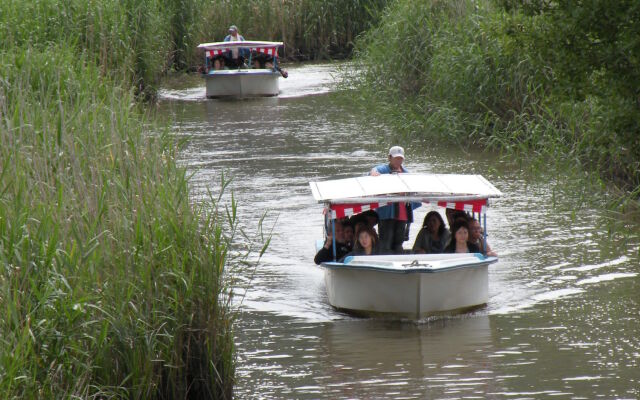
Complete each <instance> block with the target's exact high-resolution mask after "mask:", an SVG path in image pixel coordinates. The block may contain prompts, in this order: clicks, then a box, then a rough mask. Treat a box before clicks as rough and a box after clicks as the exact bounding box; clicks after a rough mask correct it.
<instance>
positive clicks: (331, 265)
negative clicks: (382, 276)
mask: <svg viewBox="0 0 640 400" xmlns="http://www.w3.org/2000/svg"><path fill="white" fill-rule="evenodd" d="M470 254H476V255H479V256H482V254H480V253H470ZM482 257H484V256H482ZM496 262H498V257H485V258H484V259H478V261H475V262H465V263H463V264H458V265H452V266H449V267H439V268H433V267H417V268H413V267H408V268H405V269H398V268H388V267H384V266H381V265H373V264H345V263H341V262H337V261H330V262H324V263H322V264H320V266H321V267H322V268H326V269H332V270H340V269H351V270H360V271H377V272H386V273H392V274H393V273H395V274H413V273H429V274H435V273H438V272H447V271H453V270H457V269H467V268H474V267H483V266H485V265H486V266H488V265H490V264H494V263H496Z"/></svg>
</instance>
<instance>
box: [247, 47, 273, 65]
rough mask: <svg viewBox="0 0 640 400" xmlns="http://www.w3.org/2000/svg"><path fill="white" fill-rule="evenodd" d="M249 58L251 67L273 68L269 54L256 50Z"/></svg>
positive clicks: (271, 57)
mask: <svg viewBox="0 0 640 400" xmlns="http://www.w3.org/2000/svg"><path fill="white" fill-rule="evenodd" d="M251 59H252V60H253V68H256V69H258V68H261V69H265V68H267V69H271V68H273V56H272V55H270V54H265V53H261V52H258V51H256V52H254V53H253V54H252V55H251Z"/></svg>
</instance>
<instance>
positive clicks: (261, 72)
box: [202, 68, 280, 78]
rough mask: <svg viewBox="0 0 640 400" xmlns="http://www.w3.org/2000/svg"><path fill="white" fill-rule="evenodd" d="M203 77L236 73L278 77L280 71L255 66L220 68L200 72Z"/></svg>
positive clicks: (234, 74)
mask: <svg viewBox="0 0 640 400" xmlns="http://www.w3.org/2000/svg"><path fill="white" fill-rule="evenodd" d="M202 75H203V76H204V77H205V78H214V77H216V78H218V77H222V76H229V77H232V76H238V75H247V76H260V75H265V76H273V75H276V76H277V77H280V73H279V72H278V71H276V70H274V69H272V68H255V69H221V70H211V71H209V72H207V73H205V74H202Z"/></svg>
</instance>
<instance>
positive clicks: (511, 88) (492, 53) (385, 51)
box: [348, 0, 640, 205]
mask: <svg viewBox="0 0 640 400" xmlns="http://www.w3.org/2000/svg"><path fill="white" fill-rule="evenodd" d="M498 3H499V5H498V6H496V3H494V2H490V1H470V0H468V1H465V0H458V1H451V2H443V1H436V0H420V1H408V0H400V1H397V2H395V3H394V4H393V5H391V6H390V7H389V8H388V9H387V10H385V12H384V15H383V17H382V18H381V21H382V22H381V23H380V25H379V26H377V27H376V28H374V29H372V30H370V31H369V32H368V33H367V34H366V35H363V36H362V38H361V40H359V41H358V42H357V44H356V62H355V63H354V68H353V69H352V70H351V71H348V72H349V73H350V80H349V81H348V84H349V85H356V86H357V87H358V88H360V93H361V98H362V103H363V104H367V107H376V108H377V109H379V110H380V112H379V113H378V114H379V115H384V116H386V118H388V120H389V121H390V122H392V123H393V124H394V125H395V126H396V127H397V128H398V130H400V131H401V132H404V134H405V135H409V136H411V137H412V138H414V139H417V140H422V141H424V142H429V141H432V140H437V139H446V140H450V141H455V142H458V143H465V144H466V145H467V146H471V145H475V144H479V145H484V146H491V147H494V148H498V149H501V150H503V151H507V152H509V153H512V154H518V156H519V157H520V158H531V159H540V160H547V162H548V161H553V162H563V163H564V162H565V161H568V162H569V164H570V165H572V166H573V167H576V168H582V169H585V170H587V171H591V172H592V174H593V175H594V176H599V177H601V178H602V179H606V180H607V181H608V182H610V183H615V184H617V185H620V187H622V188H624V189H625V190H627V191H628V192H629V193H637V191H638V189H637V188H638V187H640V112H638V111H640V110H639V108H640V92H639V90H640V81H639V80H638V79H639V78H638V77H639V76H640V75H639V74H640V72H639V71H640V68H639V67H640V65H638V62H639V60H640V57H639V55H640V51H639V50H640V47H639V45H640V34H639V32H638V30H639V29H640V18H639V12H640V11H639V10H640V5H638V3H637V2H631V1H622V2H617V3H616V4H615V5H614V4H612V3H610V2H605V1H597V0H592V1H586V2H583V1H570V2H549V1H545V0H540V1H531V2H516V1H509V0H504V1H500V2H498ZM565 167H566V166H565ZM634 188H636V189H634ZM624 202H625V203H626V204H627V205H628V204H629V202H628V201H624Z"/></svg>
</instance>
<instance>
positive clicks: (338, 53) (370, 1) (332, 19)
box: [196, 0, 391, 60]
mask: <svg viewBox="0 0 640 400" xmlns="http://www.w3.org/2000/svg"><path fill="white" fill-rule="evenodd" d="M389 3H391V0H346V1H345V0H324V1H321V0H214V1H213V2H211V3H210V5H209V6H208V10H207V11H206V13H205V14H204V20H203V21H202V24H201V27H202V29H201V31H200V39H201V40H202V41H206V42H213V41H222V40H223V39H224V37H225V36H226V35H227V29H228V28H229V26H230V25H232V24H234V25H237V26H238V28H239V30H240V33H241V34H242V35H243V36H244V37H245V38H246V39H248V40H251V39H253V40H274V41H283V42H284V43H285V46H286V48H285V53H284V56H285V57H286V58H289V59H298V60H319V59H335V58H345V57H347V56H350V54H351V51H352V48H353V43H354V41H355V39H356V37H357V36H358V35H359V34H361V33H362V32H364V31H366V30H367V29H369V28H370V27H372V26H374V25H375V24H376V23H377V21H378V18H379V15H380V12H381V11H382V10H383V9H384V7H385V6H386V5H387V4H389ZM196 60H198V59H196Z"/></svg>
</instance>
